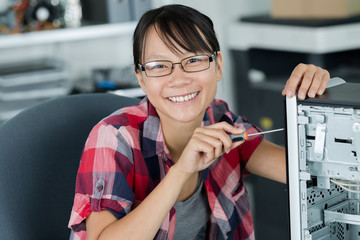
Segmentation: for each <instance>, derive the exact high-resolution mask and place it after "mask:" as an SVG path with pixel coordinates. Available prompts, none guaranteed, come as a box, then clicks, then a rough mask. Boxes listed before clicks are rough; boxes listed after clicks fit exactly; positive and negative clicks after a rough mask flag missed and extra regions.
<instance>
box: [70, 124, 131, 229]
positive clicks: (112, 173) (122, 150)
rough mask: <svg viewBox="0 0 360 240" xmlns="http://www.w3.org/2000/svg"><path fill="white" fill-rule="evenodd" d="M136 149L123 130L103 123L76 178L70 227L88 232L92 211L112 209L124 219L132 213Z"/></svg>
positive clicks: (92, 137)
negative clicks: (87, 224) (133, 157)
mask: <svg viewBox="0 0 360 240" xmlns="http://www.w3.org/2000/svg"><path fill="white" fill-rule="evenodd" d="M132 162H133V161H132V148H131V147H130V146H129V144H128V143H127V142H126V140H125V139H124V138H123V136H122V134H121V133H120V131H119V129H117V128H115V127H114V126H112V125H106V124H102V123H99V124H98V125H96V126H95V127H94V128H93V130H92V131H91V133H90V135H89V137H88V139H87V142H86V144H85V147H84V150H83V154H82V157H81V162H80V166H79V169H78V173H77V176H76V187H75V197H74V204H73V208H72V212H71V217H70V221H69V228H71V229H72V230H73V231H74V232H75V233H76V232H80V231H86V224H85V221H84V220H85V219H86V218H87V217H88V216H89V215H90V213H91V212H100V211H102V210H110V212H112V213H113V214H114V215H115V217H117V218H121V217H123V216H125V215H126V214H127V213H129V212H130V210H131V206H132V203H133V201H134V192H133V190H132V188H131V186H130V184H129V182H130V183H131V180H130V179H132V176H133V164H132Z"/></svg>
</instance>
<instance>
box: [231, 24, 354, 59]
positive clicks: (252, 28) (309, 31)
mask: <svg viewBox="0 0 360 240" xmlns="http://www.w3.org/2000/svg"><path fill="white" fill-rule="evenodd" d="M228 36H229V38H228V39H229V47H230V49H234V50H245V51H246V50H248V49H250V48H260V49H271V50H279V51H289V52H300V53H312V54H324V53H333V52H339V51H347V50H354V49H360V40H359V39H360V23H349V24H342V25H334V26H326V27H302V26H287V25H275V24H265V23H248V22H245V23H244V22H236V23H232V24H231V25H230V26H229V35H228Z"/></svg>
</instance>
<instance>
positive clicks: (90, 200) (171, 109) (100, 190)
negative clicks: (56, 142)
mask: <svg viewBox="0 0 360 240" xmlns="http://www.w3.org/2000/svg"><path fill="white" fill-rule="evenodd" d="M133 40H134V42H133V54H134V69H135V73H136V76H137V79H138V82H139V84H140V86H141V88H142V89H143V91H144V92H145V93H146V95H147V96H146V97H145V98H144V99H143V100H142V101H141V102H140V104H139V105H135V106H132V107H128V108H123V109H120V110H118V111H117V112H115V113H113V114H112V115H110V116H109V117H107V118H105V119H103V120H102V121H101V122H100V123H98V124H97V125H96V126H95V127H94V128H93V130H92V131H91V133H90V135H89V138H88V141H87V142H86V145H85V148H84V151H83V155H82V159H81V164H80V167H79V170H78V175H77V182H76V193H75V199H74V206H73V209H72V214H71V218H70V222H69V227H70V228H72V229H73V231H74V232H73V233H74V234H73V236H75V237H77V239H86V238H87V239H119V238H121V239H137V240H138V239H254V228H253V223H252V216H251V210H250V202H249V197H248V194H247V191H246V189H245V184H244V182H243V178H244V177H245V176H246V175H247V174H249V172H251V173H256V174H259V175H261V176H264V177H267V178H270V179H273V180H277V181H280V182H285V181H286V177H285V176H286V174H285V172H286V171H285V152H284V149H283V148H281V147H279V146H276V145H274V144H272V143H270V142H268V141H267V140H265V139H264V137H263V135H262V134H260V135H258V136H254V137H253V138H251V139H249V140H247V141H245V142H244V141H237V142H232V140H231V138H230V134H231V135H240V134H242V133H244V132H245V131H246V132H248V133H255V132H259V131H260V130H259V129H258V128H257V127H256V126H254V125H252V124H250V123H248V122H247V121H246V120H245V118H243V117H241V116H237V115H235V114H234V113H232V112H231V111H230V110H229V108H228V106H227V104H226V103H225V102H224V101H222V100H218V99H215V94H216V90H217V83H218V82H219V81H220V80H221V77H222V73H223V56H222V53H221V52H220V47H219V43H218V41H217V39H216V34H215V31H214V27H213V23H212V21H211V19H210V18H208V17H207V16H205V15H204V14H202V13H200V12H198V11H197V10H195V9H192V8H189V7H186V6H182V5H167V6H163V7H160V8H157V9H153V10H150V11H148V12H147V13H145V14H144V15H143V17H142V18H141V19H140V21H139V23H138V25H137V27H136V29H135V32H134V37H133ZM328 79H329V75H328V73H327V71H326V70H323V69H321V68H318V67H315V66H312V65H304V64H300V65H299V66H298V67H297V68H295V70H294V72H293V74H292V76H291V77H290V78H289V80H288V83H287V85H286V86H285V88H284V91H283V92H284V93H287V94H289V96H291V95H294V93H295V90H296V88H297V87H300V91H302V92H308V90H311V91H315V92H322V91H323V90H324V88H325V86H326V83H327V81H328Z"/></svg>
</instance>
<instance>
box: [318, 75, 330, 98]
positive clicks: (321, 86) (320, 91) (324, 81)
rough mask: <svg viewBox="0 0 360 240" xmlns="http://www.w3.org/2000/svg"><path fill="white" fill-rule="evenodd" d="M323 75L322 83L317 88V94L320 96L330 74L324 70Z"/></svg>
mask: <svg viewBox="0 0 360 240" xmlns="http://www.w3.org/2000/svg"><path fill="white" fill-rule="evenodd" d="M324 71H325V73H324V75H323V76H322V81H321V84H320V87H319V90H318V92H317V94H319V95H322V94H323V93H324V92H325V89H326V86H327V84H328V82H329V80H330V73H329V72H328V71H327V70H324Z"/></svg>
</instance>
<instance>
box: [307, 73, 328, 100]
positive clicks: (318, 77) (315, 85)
mask: <svg viewBox="0 0 360 240" xmlns="http://www.w3.org/2000/svg"><path fill="white" fill-rule="evenodd" d="M323 75H324V70H323V69H322V68H319V67H318V68H317V69H316V72H315V75H314V77H313V80H312V83H311V86H310V88H309V91H308V93H307V95H308V97H310V98H313V97H315V96H316V93H317V92H318V90H319V88H320V85H321V82H322V80H323Z"/></svg>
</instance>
